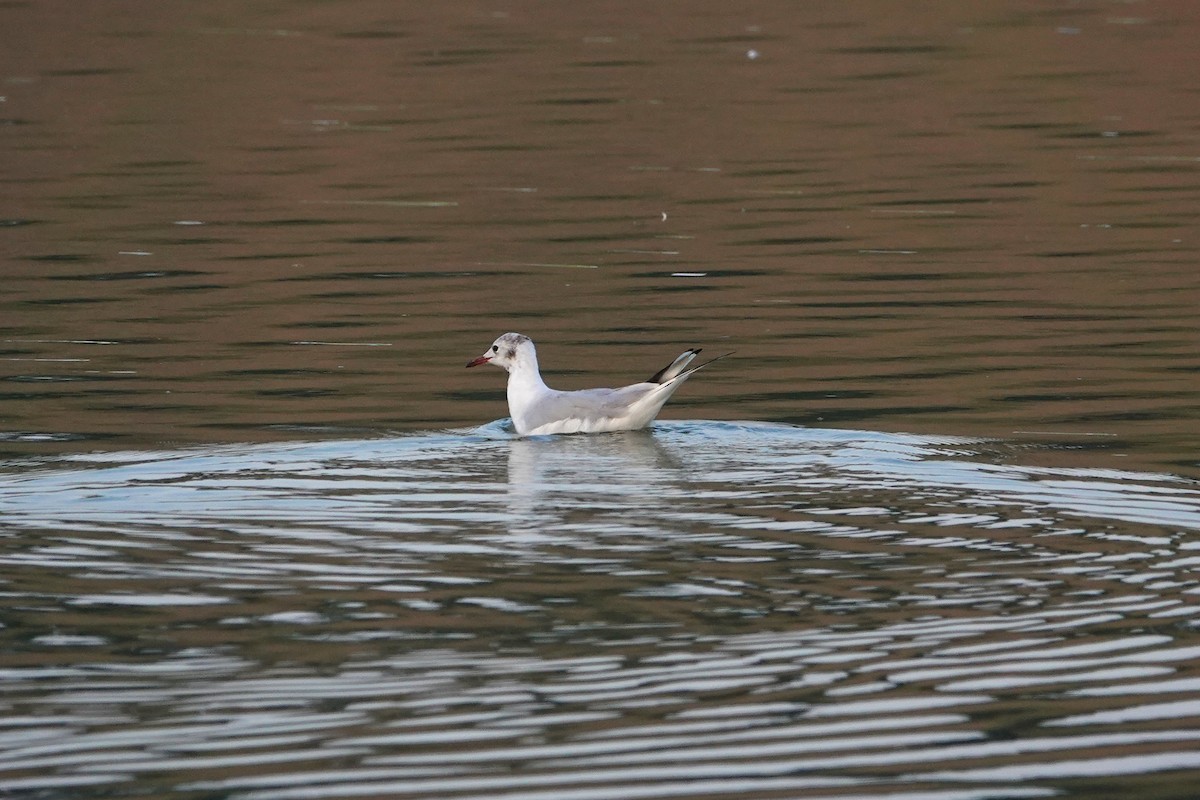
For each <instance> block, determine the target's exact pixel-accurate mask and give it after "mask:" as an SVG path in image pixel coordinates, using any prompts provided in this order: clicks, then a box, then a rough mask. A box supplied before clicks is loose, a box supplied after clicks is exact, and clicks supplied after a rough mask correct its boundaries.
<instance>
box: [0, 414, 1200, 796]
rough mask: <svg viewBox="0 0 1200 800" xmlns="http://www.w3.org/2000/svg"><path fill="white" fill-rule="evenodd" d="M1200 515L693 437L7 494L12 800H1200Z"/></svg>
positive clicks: (6, 758)
mask: <svg viewBox="0 0 1200 800" xmlns="http://www.w3.org/2000/svg"><path fill="white" fill-rule="evenodd" d="M1198 529H1200V487H1197V486H1196V484H1195V483H1193V482H1190V481H1185V480H1181V479H1178V478H1175V477H1172V476H1169V475H1163V474H1153V473H1138V472H1132V471H1124V472H1122V471H1115V470H1101V469H1092V470H1089V469H1054V468H1049V467H1036V468H1035V467H1029V466H1025V465H1023V464H1021V463H1020V461H1019V459H1016V458H1014V457H1013V452H1012V450H1011V448H1009V447H1008V445H1006V444H1005V443H1003V442H987V441H973V440H966V439H955V438H949V437H922V436H905V435H882V434H877V433H870V432H861V431H849V430H818V429H806V428H798V427H792V426H786V425H769V424H743V423H722V422H676V423H659V424H657V425H656V426H655V427H654V429H653V430H652V431H649V432H640V433H632V434H611V435H600V436H586V437H546V438H530V439H518V438H515V437H513V436H512V435H511V434H510V433H509V432H508V429H507V426H506V425H505V424H503V423H496V424H493V425H489V426H484V427H482V428H478V429H472V430H465V431H450V432H444V433H430V434H421V435H411V436H401V437H394V438H376V439H361V440H341V441H322V442H304V443H291V444H283V445H240V446H223V447H212V448H198V449H187V450H177V451H176V450H161V451H144V452H118V453H98V454H90V455H75V456H68V457H61V458H44V459H39V460H21V461H9V462H5V463H4V464H3V471H2V473H0V532H2V533H3V538H2V539H0V545H2V550H0V574H3V576H4V578H5V583H4V585H3V587H2V589H3V592H4V595H5V604H4V605H5V610H4V612H3V623H4V628H3V629H0V640H2V641H3V652H4V653H5V654H6V655H5V658H4V662H3V663H4V666H3V668H2V671H0V674H2V676H3V678H4V681H3V683H2V684H0V691H2V692H3V712H2V713H0V789H3V790H6V791H10V792H30V793H37V792H43V793H48V794H51V795H55V794H63V793H68V792H69V793H70V794H71V795H72V796H93V795H94V796H101V795H103V796H113V795H114V793H119V794H127V795H130V796H132V795H137V794H146V793H151V794H156V795H158V796H178V797H191V796H197V797H198V796H228V797H246V798H250V797H253V798H307V797H357V796H381V795H386V796H396V797H456V798H457V797H462V798H466V797H479V798H483V797H497V796H504V797H513V798H522V799H524V798H539V799H541V798H546V799H547V800H548V798H552V797H553V798H562V797H570V798H576V797H578V798H593V797H594V798H602V797H603V798H616V797H630V798H636V797H663V796H677V797H712V796H727V795H736V796H754V797H771V796H795V793H797V792H801V793H803V794H804V796H805V797H831V798H832V797H870V798H893V799H895V798H916V797H921V798H939V800H946V799H947V798H956V799H957V798H980V799H982V798H999V797H1045V796H1050V795H1052V794H1055V793H1066V794H1068V795H1076V796H1081V797H1082V796H1087V797H1118V796H1129V795H1131V794H1135V793H1136V794H1141V795H1145V796H1153V797H1180V798H1182V797H1185V796H1187V792H1188V791H1189V787H1191V786H1194V785H1195V781H1196V779H1197V775H1198V774H1200V757H1198V756H1197V752H1200V748H1198V747H1197V740H1198V739H1200V726H1198V725H1197V719H1198V718H1200V699H1198V698H1200V673H1198V671H1197V667H1196V664H1198V663H1200V630H1198V629H1200V606H1198V605H1197V603H1196V590H1197V586H1198V585H1200V583H1198V582H1197V580H1196V568H1197V565H1198V564H1200V553H1198V552H1197V550H1198V547H1197V545H1196V542H1195V541H1194V539H1195V536H1194V534H1193V532H1194V531H1196V530H1198Z"/></svg>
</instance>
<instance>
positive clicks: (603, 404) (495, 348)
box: [467, 333, 730, 436]
mask: <svg viewBox="0 0 1200 800" xmlns="http://www.w3.org/2000/svg"><path fill="white" fill-rule="evenodd" d="M699 352H700V348H693V349H691V350H686V351H684V352H683V353H682V354H681V355H680V356H679V358H677V359H675V360H674V361H672V362H671V363H670V364H668V365H667V366H666V367H664V368H663V369H661V370H659V371H658V372H656V373H655V374H654V375H653V376H651V377H650V378H649V379H647V380H645V381H643V382H641V383H634V384H631V385H629V386H622V387H621V388H619V389H581V390H579V391H577V392H560V391H558V390H557V389H551V388H550V387H549V386H547V385H546V384H545V382H544V381H543V380H542V375H541V373H540V372H539V371H538V360H537V350H536V349H535V348H534V346H533V340H532V339H530V338H529V337H528V336H524V335H522V334H520V333H506V334H504V335H503V336H501V337H500V338H499V339H497V340H496V341H495V342H493V343H492V346H491V347H489V348H488V350H487V352H486V353H484V354H483V355H481V356H480V357H479V358H476V359H474V360H473V361H471V362H470V363H468V364H467V366H468V367H477V366H479V365H480V364H494V365H496V366H497V367H503V368H504V369H506V370H508V412H509V415H510V416H511V417H512V421H513V425H514V426H515V427H516V429H517V433H518V434H520V435H521V436H537V435H541V434H548V433H601V432H604V431H633V430H638V429H639V428H644V427H646V425H648V424H649V423H650V422H651V421H652V420H653V419H654V418H655V417H656V416H658V412H659V411H660V410H662V407H663V404H664V403H666V402H667V400H668V399H669V398H670V397H671V395H673V394H675V390H676V389H678V388H679V387H680V386H682V385H683V382H684V381H686V380H687V379H688V378H690V377H691V376H692V374H693V373H694V372H696V371H697V370H700V369H703V368H704V367H707V366H708V365H709V364H711V363H713V361H716V360H718V359H721V358H724V357H725V356H717V358H714V359H712V360H710V361H706V362H704V363H703V364H700V365H699V366H696V367H692V368H691V369H685V367H687V365H688V364H689V363H691V361H692V359H694V358H695V357H696V354H697V353H699ZM725 355H730V354H729V353H726V354H725Z"/></svg>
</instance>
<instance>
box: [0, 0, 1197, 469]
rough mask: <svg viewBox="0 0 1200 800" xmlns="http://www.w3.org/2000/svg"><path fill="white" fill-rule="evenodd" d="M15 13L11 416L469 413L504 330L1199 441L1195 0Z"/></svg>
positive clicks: (835, 405) (101, 434) (555, 343)
mask: <svg viewBox="0 0 1200 800" xmlns="http://www.w3.org/2000/svg"><path fill="white" fill-rule="evenodd" d="M2 13H3V18H2V23H3V24H2V27H3V30H4V31H5V33H4V34H3V37H4V39H5V40H6V42H7V44H6V46H5V47H3V49H2V51H0V73H2V74H0V77H2V79H3V87H4V88H3V94H4V102H3V104H0V112H3V113H2V116H3V122H4V126H3V127H2V128H0V135H2V136H3V146H4V152H5V155H4V162H5V167H4V170H3V181H4V195H5V200H4V204H3V205H4V209H5V210H4V211H3V217H4V225H5V227H4V228H3V229H2V230H0V247H2V248H3V250H2V254H3V262H2V269H3V276H4V284H5V289H4V292H3V295H2V298H0V337H3V338H2V341H0V350H2V352H3V358H4V361H3V362H0V368H2V369H3V376H2V379H0V380H2V382H3V387H4V392H3V406H2V407H0V408H2V412H0V413H2V422H0V426H2V427H3V429H4V430H5V431H6V435H7V436H8V437H9V438H10V440H11V439H13V438H17V439H21V438H24V439H29V438H31V437H30V436H29V435H28V434H34V436H33V437H32V438H33V439H34V440H35V441H34V442H33V444H32V445H30V446H24V445H22V444H21V443H20V442H14V441H9V442H8V444H7V446H6V449H8V450H9V451H11V452H42V451H44V450H45V449H46V448H47V447H48V446H49V445H48V444H47V443H46V441H45V440H46V439H47V438H49V439H55V438H63V437H66V438H74V437H82V439H83V443H82V444H80V443H74V444H70V445H69V447H70V449H78V448H80V447H85V448H88V447H96V446H99V447H126V446H131V445H132V446H143V445H146V444H153V443H157V442H162V441H179V442H216V441H230V440H243V439H259V438H262V437H264V436H266V437H280V436H282V437H285V438H286V437H289V436H292V435H293V434H292V433H291V432H289V431H285V432H283V433H280V432H279V430H278V428H279V427H280V426H284V427H286V428H288V429H291V430H294V429H295V428H297V427H299V428H312V427H332V428H335V429H347V428H349V429H356V430H368V431H377V430H428V429H436V428H443V427H447V426H456V425H463V424H472V423H479V422H483V421H486V420H489V419H495V418H496V417H498V416H503V415H504V412H505V409H504V406H503V402H502V397H503V394H502V388H501V384H502V376H500V375H489V374H483V375H481V374H479V372H474V373H467V372H464V370H462V368H461V365H462V364H463V363H465V360H466V359H467V358H468V357H470V356H473V355H474V354H476V353H477V352H480V351H482V349H483V347H484V346H486V345H487V344H488V343H489V342H490V341H491V340H492V338H494V336H495V335H496V334H498V333H500V332H503V331H506V330H510V329H515V330H520V331H522V332H525V333H528V334H529V335H531V336H533V337H534V338H535V340H537V341H539V342H541V343H542V347H541V354H542V361H543V363H544V366H545V368H546V370H547V374H548V375H549V376H550V377H552V378H553V379H556V380H557V381H558V383H559V384H560V385H562V386H564V387H579V386H587V385H606V384H614V383H623V382H629V381H632V380H635V379H639V378H641V377H644V375H648V374H650V373H651V372H653V371H654V370H656V369H658V368H659V366H661V364H662V363H665V362H666V361H667V360H669V359H670V358H671V357H673V356H674V354H675V353H676V352H677V351H678V350H680V349H681V348H682V347H684V346H692V345H699V346H706V347H708V348H711V349H713V350H723V349H734V350H736V351H737V352H738V357H737V359H736V360H733V361H730V362H728V363H726V364H723V365H722V367H721V369H720V370H714V371H713V372H712V373H711V374H709V375H705V376H704V378H705V380H704V381H703V383H702V384H701V382H697V384H696V385H693V386H689V387H688V389H687V390H686V391H685V392H683V393H682V394H681V395H680V396H679V398H678V400H677V401H676V402H675V403H674V404H673V407H671V409H670V410H669V412H668V413H669V414H671V415H674V416H677V417H692V418H696V417H706V418H717V419H738V420H741V419H751V420H773V421H790V422H799V423H803V424H810V425H841V424H847V425H854V426H859V427H870V428H873V429H878V430H888V431H919V432H933V433H956V434H963V435H984V436H990V437H1005V438H1009V437H1016V438H1031V437H1032V438H1034V439H1039V440H1040V439H1044V438H1046V436H1047V435H1048V434H1054V435H1055V436H1057V435H1059V434H1064V435H1065V439H1066V440H1067V441H1069V442H1070V443H1071V444H1073V445H1080V444H1082V445H1087V446H1089V447H1095V446H1102V447H1103V449H1104V452H1103V453H1102V454H1101V455H1100V456H1097V458H1098V459H1099V461H1100V462H1101V463H1108V462H1111V460H1112V457H1113V456H1121V457H1124V458H1126V459H1128V458H1130V457H1133V458H1134V459H1135V460H1136V461H1137V462H1139V463H1143V464H1158V465H1167V466H1170V467H1172V468H1175V469H1180V470H1186V471H1189V472H1191V473H1192V474H1195V467H1196V462H1197V447H1198V445H1200V436H1198V433H1197V432H1198V431H1200V424H1197V409H1198V408H1200V377H1198V374H1197V370H1198V367H1200V356H1198V350H1200V335H1198V334H1197V325H1196V311H1197V308H1200V278H1198V276H1197V268H1196V264H1197V241H1196V236H1195V221H1196V212H1197V209H1198V208H1200V179H1198V175H1200V150H1198V146H1200V145H1198V138H1200V96H1198V93H1200V70H1198V69H1197V66H1196V59H1195V48H1194V43H1195V41H1196V38H1197V33H1198V28H1200V24H1198V23H1200V13H1198V12H1197V10H1196V8H1195V6H1194V4H1191V3H1187V2H1144V3H1143V2H1134V3H1127V2H1095V3H1044V2H1001V3H986V4H976V3H967V4H962V3H949V2H946V3H941V2H935V3H921V4H917V5H912V4H897V3H891V2H855V3H840V4H819V5H815V6H811V7H810V6H808V5H797V4H793V3H780V2H765V3H749V4H738V6H737V7H736V8H733V7H731V6H730V5H729V4H727V3H707V2H695V3H686V4H630V3H614V2H602V3H587V4H560V3H521V4H517V5H514V6H511V7H508V6H490V5H488V4H476V3H467V4H457V3H453V4H444V5H442V4H423V5H416V4H404V3H401V4H395V3H378V2H376V3H372V2H349V3H328V4H326V3H275V4H266V5H259V4H255V5H252V6H247V5H246V4H241V3H220V2H218V3H204V4H187V5H183V6H178V5H175V4H159V3H137V2H117V3H104V4H94V3H88V4H79V3H67V2H48V3H11V4H7V5H6V6H5V8H4V9H3V12H2ZM20 434H26V435H25V436H20ZM1051 438H1054V437H1051Z"/></svg>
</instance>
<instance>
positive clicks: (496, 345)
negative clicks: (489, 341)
mask: <svg viewBox="0 0 1200 800" xmlns="http://www.w3.org/2000/svg"><path fill="white" fill-rule="evenodd" d="M492 352H493V353H499V352H500V345H498V344H494V345H492Z"/></svg>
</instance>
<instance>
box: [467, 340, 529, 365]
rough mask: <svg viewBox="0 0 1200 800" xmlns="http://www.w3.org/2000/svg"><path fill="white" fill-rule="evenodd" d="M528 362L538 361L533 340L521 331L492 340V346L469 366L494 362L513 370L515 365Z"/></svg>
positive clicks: (470, 362)
mask: <svg viewBox="0 0 1200 800" xmlns="http://www.w3.org/2000/svg"><path fill="white" fill-rule="evenodd" d="M527 362H532V363H534V364H536V363H537V355H536V351H535V350H534V349H533V340H532V339H530V338H529V337H528V336H525V335H523V334H520V333H506V334H504V335H503V336H501V337H500V338H499V339H497V340H496V341H494V342H492V346H491V347H489V348H488V349H487V352H486V353H484V354H483V355H481V356H480V357H479V358H476V359H474V360H472V361H469V362H468V363H467V366H468V367H478V366H479V365H480V364H494V365H495V366H497V367H504V369H506V370H508V371H509V372H512V371H513V367H515V366H517V365H518V364H522V363H527Z"/></svg>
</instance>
